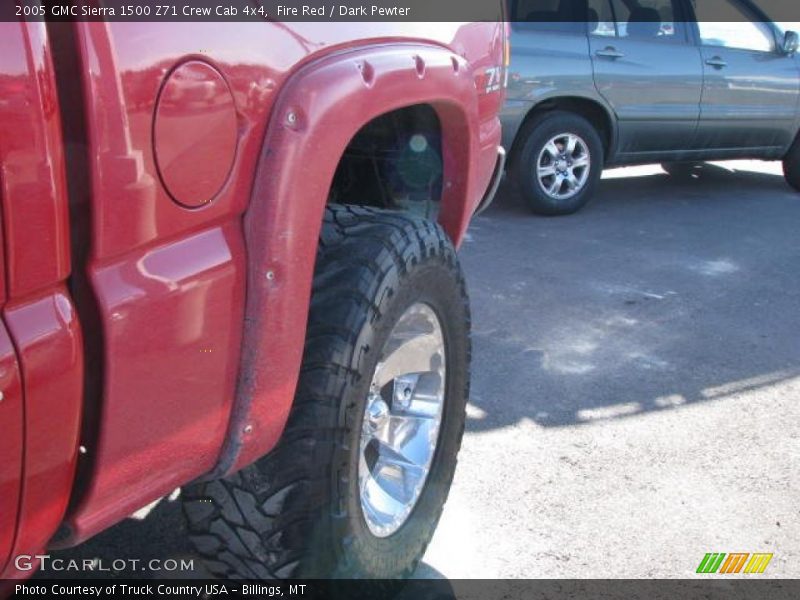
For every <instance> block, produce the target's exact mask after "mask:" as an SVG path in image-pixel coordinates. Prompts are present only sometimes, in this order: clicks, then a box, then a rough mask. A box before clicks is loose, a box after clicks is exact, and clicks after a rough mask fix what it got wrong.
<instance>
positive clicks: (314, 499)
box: [183, 206, 470, 579]
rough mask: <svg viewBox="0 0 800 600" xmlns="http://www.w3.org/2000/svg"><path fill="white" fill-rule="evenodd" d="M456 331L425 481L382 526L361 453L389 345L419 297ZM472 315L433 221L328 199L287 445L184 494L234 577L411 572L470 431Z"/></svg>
mask: <svg viewBox="0 0 800 600" xmlns="http://www.w3.org/2000/svg"><path fill="white" fill-rule="evenodd" d="M417 302H425V303H427V304H428V305H429V306H430V307H432V308H433V309H434V311H435V313H436V315H437V317H438V319H439V321H440V324H441V327H442V331H443V334H444V341H445V351H446V357H447V371H446V382H445V401H444V408H443V414H442V421H441V426H440V429H439V438H438V443H437V446H436V452H435V454H434V458H433V462H432V464H431V467H430V472H429V474H428V478H427V480H426V483H425V487H424V489H423V491H422V493H421V495H420V497H419V500H418V501H417V504H416V506H415V508H414V510H413V511H412V513H411V515H410V516H409V518H408V520H407V521H406V522H405V523H404V524H403V525H402V526H401V527H400V529H399V530H397V531H396V532H395V533H393V534H392V535H391V536H389V537H385V538H380V537H376V536H374V535H373V534H372V533H371V532H370V531H369V529H368V526H367V524H366V521H365V519H364V516H363V514H362V510H361V504H360V496H359V492H358V475H357V473H358V471H357V469H358V452H359V436H360V433H361V423H362V419H363V414H364V410H365V404H366V399H367V395H368V390H369V385H370V382H371V379H372V375H373V372H374V369H375V365H376V362H377V358H378V354H379V353H380V349H381V348H382V347H383V344H384V342H385V340H386V339H387V337H388V336H389V334H390V333H391V331H392V328H393V326H394V324H395V323H396V322H397V320H398V319H399V318H400V316H401V315H402V314H403V312H404V311H405V310H406V309H407V308H408V307H409V306H411V305H412V304H414V303H417ZM469 328H470V314H469V305H468V299H467V291H466V286H465V283H464V278H463V275H462V273H461V269H460V266H459V263H458V259H457V257H456V254H455V250H454V249H453V246H452V245H451V243H450V241H449V240H448V238H447V236H446V235H445V233H444V232H443V231H442V229H441V228H440V227H439V226H437V225H436V224H434V223H432V222H430V221H427V220H425V219H422V218H417V217H413V216H409V215H406V214H401V213H397V212H389V211H381V210H376V209H369V208H355V207H345V206H330V207H329V208H327V209H326V213H325V221H324V225H323V230H322V233H321V237H320V244H319V249H318V252H317V261H316V269H315V275H314V282H313V291H312V298H311V307H310V314H309V317H308V330H307V336H306V344H305V349H304V357H303V364H302V367H301V373H300V378H299V381H298V387H297V393H296V396H295V400H294V405H293V408H292V410H291V414H290V416H289V420H288V424H287V426H286V429H285V431H284V433H283V436H282V438H281V440H280V442H279V444H278V445H277V447H276V448H275V449H274V450H273V451H271V452H270V453H269V454H268V455H267V456H265V457H263V458H261V459H260V460H259V461H257V462H256V463H255V464H253V465H251V466H248V467H246V468H244V469H242V470H241V471H240V472H238V473H236V474H234V475H232V476H231V477H228V478H226V479H221V480H216V481H211V482H204V483H197V484H194V485H191V486H189V487H187V488H186V489H185V490H184V492H183V500H184V502H183V505H184V510H185V514H186V517H187V521H188V527H189V532H190V535H191V538H192V541H193V543H194V546H195V548H196V549H197V551H198V552H199V554H200V555H201V556H202V557H203V558H204V559H205V563H206V565H207V567H208V568H209V569H210V571H211V572H212V573H213V574H214V575H217V576H219V577H224V578H245V579H266V578H272V577H276V578H280V579H285V578H294V577H302V578H340V577H354V578H363V577H367V578H375V579H388V578H399V577H407V576H409V575H411V574H412V573H413V571H414V569H415V568H416V566H417V563H418V562H419V560H420V559H421V558H422V555H423V554H424V552H425V549H426V547H427V545H428V542H429V541H430V539H431V536H432V535H433V532H434V529H435V528H436V525H437V523H438V520H439V517H440V515H441V511H442V508H443V506H444V502H445V500H446V498H447V494H448V491H449V488H450V484H451V482H452V478H453V473H454V470H455V465H456V455H457V453H458V450H459V447H460V445H461V438H462V435H463V432H464V419H465V405H466V400H467V397H468V394H469V361H470V339H469Z"/></svg>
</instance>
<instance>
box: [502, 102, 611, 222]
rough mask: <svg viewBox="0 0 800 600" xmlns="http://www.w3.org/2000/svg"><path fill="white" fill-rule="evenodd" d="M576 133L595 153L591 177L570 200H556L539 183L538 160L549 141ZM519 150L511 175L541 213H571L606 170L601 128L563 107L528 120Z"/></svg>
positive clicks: (538, 212)
mask: <svg viewBox="0 0 800 600" xmlns="http://www.w3.org/2000/svg"><path fill="white" fill-rule="evenodd" d="M562 133H574V134H576V135H578V136H579V137H580V138H581V139H583V140H584V141H585V142H586V144H587V145H588V147H589V152H590V154H591V167H590V172H589V178H588V180H587V181H586V183H585V184H584V187H583V189H581V191H580V192H578V193H577V194H576V195H575V196H573V197H571V198H569V199H566V200H554V199H553V198H551V197H550V196H548V195H547V194H546V193H545V191H544V190H543V189H542V188H541V186H540V185H539V182H538V181H537V176H536V163H537V160H538V158H539V154H540V152H541V151H542V148H544V146H545V144H547V142H548V141H549V140H550V139H551V138H552V137H553V136H555V135H559V134H562ZM519 136H520V137H519V141H518V142H517V144H521V145H519V150H515V156H514V157H513V159H512V164H511V175H512V178H513V181H514V183H515V185H516V186H517V188H518V189H519V191H520V193H521V194H522V196H523V197H524V198H525V200H526V201H527V203H528V206H530V208H531V210H533V212H535V213H537V214H540V215H550V216H555V215H569V214H572V213H574V212H577V211H578V210H580V209H581V208H583V206H584V205H585V204H586V203H587V202H588V201H589V200H590V199H591V197H592V196H593V195H594V192H595V190H596V189H597V184H598V182H599V181H600V176H601V175H602V174H603V165H604V161H605V156H604V152H603V141H602V140H601V139H600V135H599V134H598V132H597V129H596V128H595V127H594V125H592V124H591V123H590V122H589V121H588V120H587V119H585V118H584V117H582V116H580V115H578V114H575V113H571V112H567V111H562V110H554V111H550V112H545V113H542V114H540V115H537V116H535V117H534V118H533V119H531V120H530V121H528V123H526V124H525V125H524V126H523V128H522V130H521V131H520V133H519Z"/></svg>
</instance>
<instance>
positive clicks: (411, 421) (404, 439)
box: [358, 303, 446, 537]
mask: <svg viewBox="0 0 800 600" xmlns="http://www.w3.org/2000/svg"><path fill="white" fill-rule="evenodd" d="M445 363H446V357H445V347H444V336H443V334H442V328H441V325H440V323H439V319H438V317H437V316H436V313H434V311H433V309H432V308H431V307H430V306H428V305H427V304H423V303H416V304H414V305H412V306H411V307H410V308H408V310H406V311H405V313H403V316H402V317H400V320H399V321H398V322H397V324H396V325H395V327H394V329H393V330H392V333H391V334H390V335H389V339H388V340H387V342H386V345H385V346H384V348H383V350H382V352H381V355H380V357H379V360H378V365H377V367H376V369H375V374H374V376H373V378H372V383H371V385H370V392H369V396H368V398H367V403H366V408H365V410H364V418H363V422H362V428H361V444H360V452H359V464H358V486H359V492H360V497H361V510H362V512H363V514H364V519H365V521H366V523H367V526H368V527H369V529H370V531H371V532H372V534H373V535H375V536H377V537H387V536H389V535H392V534H393V533H394V532H395V531H397V530H398V529H399V528H400V527H401V526H402V525H403V523H405V522H406V520H407V519H408V517H409V515H410V514H411V511H412V510H413V509H414V506H415V505H416V503H417V501H418V500H419V497H420V494H421V493H422V489H423V487H424V486H425V480H426V479H427V477H428V472H429V470H430V468H431V463H432V461H433V456H434V452H435V451H436V442H437V440H438V437H439V426H440V424H441V421H442V409H443V407H444V393H445Z"/></svg>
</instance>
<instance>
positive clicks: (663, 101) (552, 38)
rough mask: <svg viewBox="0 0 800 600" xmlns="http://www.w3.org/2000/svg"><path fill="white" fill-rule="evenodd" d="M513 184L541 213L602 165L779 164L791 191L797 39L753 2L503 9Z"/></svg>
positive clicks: (569, 202)
mask: <svg viewBox="0 0 800 600" xmlns="http://www.w3.org/2000/svg"><path fill="white" fill-rule="evenodd" d="M510 7H511V15H512V21H513V22H512V24H511V29H512V58H511V68H510V75H509V85H508V100H507V103H506V107H505V110H504V114H503V116H502V119H503V137H504V140H503V145H504V146H505V147H506V148H511V156H510V161H509V174H510V175H511V177H512V179H513V180H514V181H515V182H516V184H517V185H518V186H519V188H520V190H521V191H522V193H523V194H524V196H525V197H526V198H527V199H528V200H529V202H530V205H531V207H532V209H533V210H534V211H535V212H537V213H541V214H550V215H556V214H568V213H572V212H575V211H576V210H578V209H579V208H581V207H582V206H583V205H584V204H585V203H586V202H587V201H588V200H589V198H590V197H591V195H592V193H593V191H594V189H595V187H596V185H597V182H598V180H599V179H600V175H601V172H602V169H603V167H607V166H612V165H613V166H616V165H624V164H637V163H651V162H661V163H664V168H665V169H666V171H667V172H668V173H670V174H671V175H674V176H676V177H677V176H683V177H687V176H690V175H691V172H692V170H693V169H694V168H695V165H696V163H697V161H703V160H721V159H726V158H760V159H767V160H781V159H782V160H783V164H784V173H785V174H786V179H787V181H788V182H789V183H790V184H791V185H792V186H793V187H794V188H795V189H798V190H800V143H798V142H797V141H796V140H797V132H798V129H800V118H799V117H800V111H798V102H799V101H800V63H798V60H797V59H796V57H795V53H796V51H797V48H798V35H797V34H796V33H794V32H791V31H787V32H783V31H782V30H781V28H780V27H778V26H777V25H776V24H774V23H772V22H770V21H769V19H768V18H767V16H766V15H765V14H764V13H763V12H761V11H760V10H759V9H758V8H757V7H756V6H755V5H754V4H753V3H751V2H750V1H749V0H511V1H510Z"/></svg>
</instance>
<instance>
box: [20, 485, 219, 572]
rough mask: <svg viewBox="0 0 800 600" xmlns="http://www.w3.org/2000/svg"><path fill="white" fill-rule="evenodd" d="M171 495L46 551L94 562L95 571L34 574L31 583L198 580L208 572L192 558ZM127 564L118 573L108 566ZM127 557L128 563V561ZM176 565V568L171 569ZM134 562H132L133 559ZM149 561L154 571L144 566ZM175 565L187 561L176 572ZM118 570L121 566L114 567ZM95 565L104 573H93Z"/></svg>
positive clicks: (177, 506)
mask: <svg viewBox="0 0 800 600" xmlns="http://www.w3.org/2000/svg"><path fill="white" fill-rule="evenodd" d="M176 496H177V495H173V496H171V497H170V498H164V499H162V500H161V501H159V502H158V503H157V504H155V505H154V506H151V507H150V508H149V509H142V510H140V511H137V513H136V516H134V517H129V518H127V519H125V520H124V521H122V522H120V523H118V524H117V525H115V526H113V527H111V528H110V529H107V530H105V531H103V532H101V533H100V534H98V535H96V536H95V537H93V538H91V539H90V540H87V541H86V542H84V543H83V544H80V545H79V546H76V547H74V548H67V549H64V550H56V551H51V552H49V554H50V556H51V558H52V559H63V560H64V561H65V562H64V565H62V566H66V561H70V560H74V561H77V562H78V564H80V565H83V563H84V561H95V563H94V565H95V567H94V568H95V570H88V569H83V570H64V571H61V570H59V571H55V570H40V571H38V572H37V574H36V575H35V577H34V579H87V578H91V579H126V578H131V579H175V578H181V579H203V578H209V577H211V575H209V573H208V571H206V570H205V568H204V567H203V564H202V562H201V561H200V559H199V558H198V557H197V556H196V555H195V554H194V550H193V548H192V546H191V544H190V542H189V538H188V533H187V532H186V525H185V523H184V520H183V514H182V512H181V506H180V499H179V498H177V497H176ZM121 559H124V560H126V561H129V562H128V563H127V564H126V565H125V567H126V568H123V569H115V568H112V567H113V566H114V561H119V560H121ZM131 559H132V560H131ZM168 559H170V560H174V561H176V562H177V565H178V567H179V568H178V569H177V570H175V569H172V568H171V567H172V564H171V563H167V562H166V561H167V560H168ZM137 560H138V561H139V562H133V561H137ZM150 561H157V563H153V564H152V566H153V567H155V568H154V569H151V568H149V565H150ZM181 561H193V562H192V563H191V565H190V566H189V565H184V566H186V567H187V568H180V566H181ZM117 565H119V566H122V563H117ZM100 567H103V568H106V569H108V570H99V569H100Z"/></svg>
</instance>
